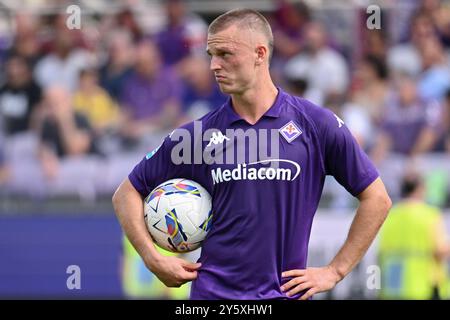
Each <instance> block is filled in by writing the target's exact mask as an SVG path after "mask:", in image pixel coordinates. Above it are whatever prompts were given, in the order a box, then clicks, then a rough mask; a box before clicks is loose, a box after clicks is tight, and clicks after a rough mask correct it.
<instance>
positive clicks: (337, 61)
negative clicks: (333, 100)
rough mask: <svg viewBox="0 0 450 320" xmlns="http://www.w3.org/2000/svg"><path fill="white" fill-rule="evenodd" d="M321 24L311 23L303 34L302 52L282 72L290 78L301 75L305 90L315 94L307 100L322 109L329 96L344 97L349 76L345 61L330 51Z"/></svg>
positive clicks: (324, 30)
mask: <svg viewBox="0 0 450 320" xmlns="http://www.w3.org/2000/svg"><path fill="white" fill-rule="evenodd" d="M327 41H328V34H327V31H326V29H325V27H324V25H323V24H321V23H320V22H311V23H309V24H308V26H307V27H306V30H305V46H306V48H305V52H304V53H300V54H299V55H296V56H294V57H293V58H291V59H290V60H289V61H288V62H287V64H286V66H285V68H286V70H289V73H290V74H294V73H296V72H298V73H301V74H304V75H305V77H306V79H307V83H308V88H310V90H315V92H314V95H312V96H310V97H308V95H307V94H306V93H305V95H306V98H309V99H310V100H311V101H312V102H314V103H316V104H319V105H323V104H324V103H325V102H326V101H327V99H328V97H329V96H332V95H343V94H345V92H346V90H347V87H348V84H349V72H348V68H347V65H346V63H345V59H344V57H343V56H342V55H341V54H340V53H339V52H337V51H336V50H334V49H332V48H331V47H330V46H329V45H328V43H327Z"/></svg>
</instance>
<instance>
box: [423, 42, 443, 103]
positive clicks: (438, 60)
mask: <svg viewBox="0 0 450 320" xmlns="http://www.w3.org/2000/svg"><path fill="white" fill-rule="evenodd" d="M419 52H420V55H421V59H422V68H423V70H422V72H421V74H420V77H419V82H418V90H419V95H420V97H421V98H422V99H424V100H426V101H431V100H437V101H441V100H442V99H443V98H444V95H445V92H446V90H447V88H449V87H450V63H449V57H448V56H447V55H446V54H445V52H444V50H443V48H442V45H441V43H440V42H439V41H438V39H436V38H434V37H432V38H429V39H426V40H424V45H423V46H422V47H421V48H420V50H419Z"/></svg>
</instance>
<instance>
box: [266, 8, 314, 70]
mask: <svg viewBox="0 0 450 320" xmlns="http://www.w3.org/2000/svg"><path fill="white" fill-rule="evenodd" d="M277 5H278V7H277V9H276V10H275V12H274V13H273V14H272V16H271V19H270V22H271V25H272V30H273V35H274V37H275V38H276V39H277V41H276V42H275V43H274V60H278V59H280V60H281V61H284V62H285V61H287V60H289V59H290V58H292V57H294V56H295V55H297V54H299V53H301V51H302V50H303V49H304V46H305V34H304V33H305V28H306V25H307V24H308V22H309V21H310V16H311V13H310V9H309V8H308V6H307V5H306V4H305V3H304V2H296V3H289V2H287V1H277Z"/></svg>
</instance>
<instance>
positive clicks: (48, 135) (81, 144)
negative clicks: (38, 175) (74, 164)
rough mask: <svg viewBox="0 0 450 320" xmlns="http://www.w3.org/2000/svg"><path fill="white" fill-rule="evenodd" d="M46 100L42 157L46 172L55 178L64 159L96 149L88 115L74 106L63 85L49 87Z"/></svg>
mask: <svg viewBox="0 0 450 320" xmlns="http://www.w3.org/2000/svg"><path fill="white" fill-rule="evenodd" d="M43 103H44V106H43V108H44V110H43V114H42V118H41V121H42V122H41V124H40V147H39V158H40V160H41V165H42V169H43V171H44V175H45V176H46V177H47V178H48V179H55V178H57V177H58V174H59V167H60V160H61V159H64V158H67V157H79V156H83V155H87V154H89V153H95V146H94V134H93V130H92V126H91V124H90V123H89V120H88V118H87V117H86V116H85V115H84V114H82V113H79V112H77V111H75V110H74V108H73V104H72V97H71V95H70V93H69V92H68V91H67V90H66V89H65V88H64V87H58V86H52V87H49V88H48V89H47V90H46V91H45V94H44V102H43Z"/></svg>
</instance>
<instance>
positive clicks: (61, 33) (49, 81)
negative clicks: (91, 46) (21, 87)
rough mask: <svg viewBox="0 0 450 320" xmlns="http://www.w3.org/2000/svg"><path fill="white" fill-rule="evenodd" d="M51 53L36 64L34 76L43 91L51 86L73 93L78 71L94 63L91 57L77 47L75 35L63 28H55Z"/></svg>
mask: <svg viewBox="0 0 450 320" xmlns="http://www.w3.org/2000/svg"><path fill="white" fill-rule="evenodd" d="M55 30H56V31H55V35H54V39H53V42H52V48H51V52H50V53H48V54H47V55H45V56H44V57H43V58H42V59H41V60H40V61H39V62H38V63H37V64H36V69H35V72H34V76H35V79H36V81H37V82H38V84H39V85H41V86H42V87H43V88H44V89H46V88H48V87H50V86H52V85H59V86H64V87H65V88H66V90H70V91H73V90H75V89H77V87H78V75H79V73H80V70H81V69H82V68H83V67H84V66H86V65H88V64H91V63H93V62H95V61H93V60H94V58H93V57H92V55H91V54H90V53H89V52H88V51H86V50H85V49H83V48H79V47H77V42H76V40H77V39H76V36H77V34H78V33H76V32H75V31H73V30H69V29H67V28H66V27H65V20H64V27H62V28H56V29H55Z"/></svg>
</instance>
